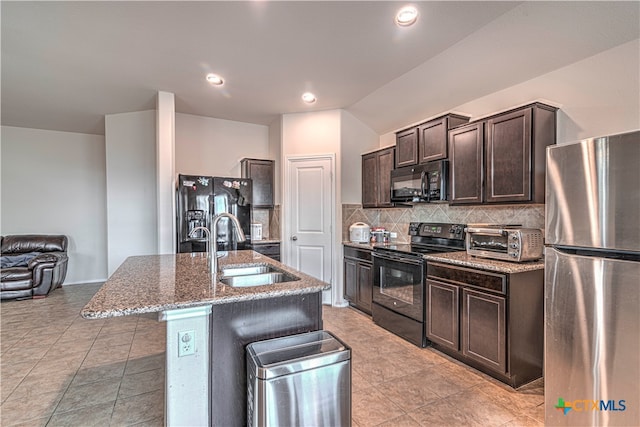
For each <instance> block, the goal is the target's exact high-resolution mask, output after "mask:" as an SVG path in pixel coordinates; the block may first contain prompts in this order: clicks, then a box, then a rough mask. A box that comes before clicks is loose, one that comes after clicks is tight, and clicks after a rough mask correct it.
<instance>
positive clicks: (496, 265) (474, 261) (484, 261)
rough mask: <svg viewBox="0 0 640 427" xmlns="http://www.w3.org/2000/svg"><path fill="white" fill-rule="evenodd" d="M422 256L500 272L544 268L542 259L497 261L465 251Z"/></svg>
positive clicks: (432, 259)
mask: <svg viewBox="0 0 640 427" xmlns="http://www.w3.org/2000/svg"><path fill="white" fill-rule="evenodd" d="M424 258H425V259H426V260H427V261H438V262H442V263H445V264H453V265H460V266H463V267H471V268H478V269H480V270H488V271H497V272H500V273H507V274H513V273H523V272H525V271H534V270H542V269H544V260H543V259H539V260H537V261H527V262H508V261H498V260H493V259H488V258H478V257H474V256H471V255H467V253H466V252H464V251H461V252H446V253H440V254H428V255H425V256H424Z"/></svg>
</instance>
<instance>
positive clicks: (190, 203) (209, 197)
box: [176, 175, 252, 253]
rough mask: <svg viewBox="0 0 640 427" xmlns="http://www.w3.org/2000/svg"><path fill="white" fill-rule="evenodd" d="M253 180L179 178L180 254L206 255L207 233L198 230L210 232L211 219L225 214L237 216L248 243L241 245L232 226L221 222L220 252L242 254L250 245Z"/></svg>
mask: <svg viewBox="0 0 640 427" xmlns="http://www.w3.org/2000/svg"><path fill="white" fill-rule="evenodd" d="M251 193H252V186H251V179H248V178H224V177H211V176H198V175H178V181H177V188H176V199H177V200H176V230H177V234H178V235H177V252H178V253H183V252H205V251H206V244H207V236H206V233H205V232H204V231H202V230H198V231H196V232H194V233H193V235H191V236H190V233H191V232H192V230H193V229H194V228H196V227H206V228H207V229H209V230H210V229H211V220H212V216H214V215H217V214H219V213H222V212H229V213H231V214H233V215H235V216H236V217H237V218H238V221H240V225H241V226H242V231H243V232H244V234H245V236H246V238H247V240H246V241H245V242H238V241H237V238H236V235H235V233H234V232H233V229H232V228H231V227H232V225H231V222H230V221H229V220H228V219H227V218H222V219H221V220H220V221H219V222H218V241H217V247H218V250H219V251H229V250H242V249H247V248H249V247H250V244H251V234H250V233H251Z"/></svg>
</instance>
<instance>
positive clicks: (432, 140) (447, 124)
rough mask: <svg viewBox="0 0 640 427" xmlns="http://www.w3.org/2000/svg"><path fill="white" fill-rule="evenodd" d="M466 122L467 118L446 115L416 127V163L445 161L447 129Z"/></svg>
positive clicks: (446, 155) (446, 154)
mask: <svg viewBox="0 0 640 427" xmlns="http://www.w3.org/2000/svg"><path fill="white" fill-rule="evenodd" d="M468 121H469V117H466V116H458V115H456V114H447V115H446V116H443V117H439V118H437V119H434V120H430V121H428V122H427V123H423V124H421V125H420V126H418V163H426V162H431V161H433V160H443V159H446V158H447V157H448V152H447V134H448V132H449V129H452V128H454V127H456V126H460V125H463V124H465V123H467V122H468Z"/></svg>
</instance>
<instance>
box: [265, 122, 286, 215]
mask: <svg viewBox="0 0 640 427" xmlns="http://www.w3.org/2000/svg"><path fill="white" fill-rule="evenodd" d="M267 158H268V159H270V160H275V161H276V162H275V171H274V181H275V182H274V183H273V199H274V200H273V203H274V204H276V205H280V204H281V203H282V201H281V200H282V195H281V193H282V190H281V187H282V176H281V175H282V160H281V158H282V117H281V116H280V117H278V118H277V119H276V120H274V121H273V122H272V123H271V124H270V125H269V157H267Z"/></svg>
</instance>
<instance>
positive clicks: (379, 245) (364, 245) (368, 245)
mask: <svg viewBox="0 0 640 427" xmlns="http://www.w3.org/2000/svg"><path fill="white" fill-rule="evenodd" d="M342 244H343V245H344V246H350V247H353V248H358V249H374V248H385V247H389V246H393V245H396V244H399V243H398V242H390V243H354V242H352V241H350V240H345V241H344V242H342Z"/></svg>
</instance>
